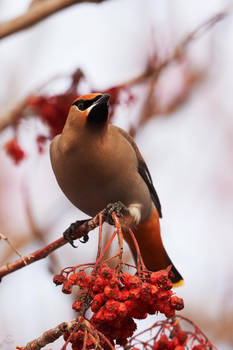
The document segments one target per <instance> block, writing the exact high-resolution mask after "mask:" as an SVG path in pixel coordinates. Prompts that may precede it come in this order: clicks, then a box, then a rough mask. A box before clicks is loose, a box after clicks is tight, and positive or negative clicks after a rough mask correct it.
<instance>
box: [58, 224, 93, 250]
mask: <svg viewBox="0 0 233 350" xmlns="http://www.w3.org/2000/svg"><path fill="white" fill-rule="evenodd" d="M87 221H89V220H88V219H86V220H79V221H75V222H73V223H72V224H71V225H70V226H69V227H68V229H67V230H65V232H64V233H63V237H64V239H65V240H66V241H68V242H69V243H70V244H71V245H72V247H74V248H77V247H78V246H76V245H75V244H74V240H73V238H72V235H73V234H74V233H75V231H76V230H77V228H78V227H79V226H81V225H83V224H84V223H85V222H87ZM82 238H83V240H82V241H81V239H80V242H82V243H86V242H87V241H88V239H89V237H88V234H87V233H86V234H85V235H84V236H83V237H82Z"/></svg>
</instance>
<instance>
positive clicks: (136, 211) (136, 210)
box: [128, 203, 142, 224]
mask: <svg viewBox="0 0 233 350" xmlns="http://www.w3.org/2000/svg"><path fill="white" fill-rule="evenodd" d="M141 207H142V206H141V204H139V203H132V204H130V206H129V207H128V209H129V212H130V216H131V217H132V218H133V221H134V222H135V224H139V222H140V220H141Z"/></svg>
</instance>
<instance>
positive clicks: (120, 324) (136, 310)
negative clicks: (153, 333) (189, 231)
mask: <svg viewBox="0 0 233 350" xmlns="http://www.w3.org/2000/svg"><path fill="white" fill-rule="evenodd" d="M169 276H170V269H169V268H168V269H166V270H161V271H158V272H149V271H146V272H144V273H143V274H142V275H141V276H137V275H131V274H129V273H123V272H121V271H119V270H118V269H114V270H113V269H111V268H109V267H108V266H106V265H105V264H100V265H99V266H96V267H95V268H93V270H92V272H91V273H90V274H89V275H87V274H86V272H85V271H84V270H79V271H78V272H73V273H72V274H70V275H67V276H64V273H63V274H60V275H56V276H55V277H54V282H55V283H56V284H63V287H62V291H63V293H67V294H70V293H71V292H72V287H73V286H79V287H80V289H81V290H82V293H85V295H86V296H88V298H89V299H88V300H91V302H90V304H89V305H85V301H83V300H84V299H85V298H83V295H84V294H82V298H81V299H82V300H80V298H78V299H77V300H76V301H75V302H74V303H73V309H74V310H76V311H81V310H83V309H86V308H87V307H88V306H90V307H91V310H92V312H93V315H92V317H91V319H90V323H91V324H92V326H93V327H94V328H95V329H96V330H98V331H100V332H101V333H102V334H104V335H105V336H106V337H107V338H108V339H109V340H110V341H111V342H112V343H114V341H115V342H116V343H117V344H120V345H125V344H126V343H127V339H128V338H129V337H131V336H132V334H133V332H134V331H135V329H136V323H135V322H134V319H144V318H146V317H147V315H148V314H151V315H152V314H155V313H156V312H158V311H160V312H161V313H163V314H165V316H166V317H171V316H173V315H174V314H175V310H181V309H183V307H184V304H183V300H182V299H180V298H178V297H177V296H174V295H173V292H172V291H171V288H172V282H171V280H170V278H169ZM73 348H74V349H75V350H76V349H79V348H77V347H73Z"/></svg>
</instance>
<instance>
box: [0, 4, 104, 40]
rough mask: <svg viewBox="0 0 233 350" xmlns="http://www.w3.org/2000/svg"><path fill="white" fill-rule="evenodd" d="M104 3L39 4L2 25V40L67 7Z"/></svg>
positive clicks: (0, 30) (0, 32)
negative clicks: (79, 4)
mask: <svg viewBox="0 0 233 350" xmlns="http://www.w3.org/2000/svg"><path fill="white" fill-rule="evenodd" d="M102 1H104V0H46V1H43V2H41V4H40V3H39V2H38V3H37V4H36V6H31V7H29V9H28V11H27V12H26V13H24V14H23V15H21V16H18V17H15V18H13V19H11V20H8V21H4V22H2V23H0V39H3V38H6V37H7V36H9V35H11V34H13V33H17V32H19V31H21V30H24V29H27V28H29V27H31V26H33V25H35V24H36V23H38V22H40V21H42V20H43V19H45V18H47V17H49V16H51V15H53V14H55V13H56V12H58V11H60V10H63V9H65V8H66V7H69V6H72V5H75V4H78V3H83V2H91V3H100V2H102Z"/></svg>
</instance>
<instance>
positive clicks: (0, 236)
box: [0, 233, 27, 265]
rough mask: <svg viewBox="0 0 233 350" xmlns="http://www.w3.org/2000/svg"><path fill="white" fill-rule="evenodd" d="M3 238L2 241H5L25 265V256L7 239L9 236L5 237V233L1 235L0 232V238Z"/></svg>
mask: <svg viewBox="0 0 233 350" xmlns="http://www.w3.org/2000/svg"><path fill="white" fill-rule="evenodd" d="M1 239H3V240H4V241H6V242H7V244H8V245H9V246H10V247H11V249H12V250H13V251H14V252H15V253H16V254H17V255H18V256H19V257H20V258H21V260H22V261H23V263H24V265H27V262H26V260H25V257H24V256H23V254H22V253H20V251H19V250H18V249H17V248H16V247H15V246H14V245H13V244H12V243H11V241H10V240H9V238H7V237H6V236H5V235H3V234H2V233H0V240H1Z"/></svg>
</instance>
